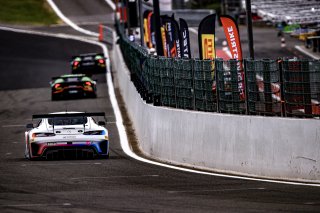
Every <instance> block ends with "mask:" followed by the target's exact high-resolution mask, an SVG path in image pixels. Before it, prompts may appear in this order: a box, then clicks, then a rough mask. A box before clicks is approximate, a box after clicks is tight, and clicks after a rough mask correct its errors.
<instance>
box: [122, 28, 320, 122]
mask: <svg viewBox="0 0 320 213" xmlns="http://www.w3.org/2000/svg"><path fill="white" fill-rule="evenodd" d="M117 31H118V35H119V37H120V38H119V44H120V47H121V50H122V53H123V56H124V59H125V62H126V64H127V66H128V68H129V70H130V73H131V80H132V82H133V83H134V84H135V86H136V88H137V90H138V92H139V93H140V95H141V97H142V98H143V99H144V100H146V102H147V103H153V104H154V105H156V106H168V107H174V108H180V109H189V110H199V111H208V112H220V113H233V114H248V115H265V116H284V117H304V118H310V117H313V118H320V60H299V59H281V60H270V59H261V60H251V59H245V60H243V61H237V60H229V61H223V60H222V59H216V60H215V61H212V60H199V59H183V58H165V57H156V56H151V55H148V52H147V50H145V49H144V48H142V47H141V46H139V45H138V44H136V43H134V42H131V41H129V40H128V38H127V37H126V35H125V34H124V33H123V32H124V30H123V29H121V27H119V26H118V29H117ZM239 63H241V64H242V65H243V68H244V71H243V72H244V82H243V80H242V79H239V66H238V65H239ZM241 82H243V83H244V84H245V88H244V90H245V94H243V93H241V92H240V91H241V88H240V85H241V84H240V83H241Z"/></svg>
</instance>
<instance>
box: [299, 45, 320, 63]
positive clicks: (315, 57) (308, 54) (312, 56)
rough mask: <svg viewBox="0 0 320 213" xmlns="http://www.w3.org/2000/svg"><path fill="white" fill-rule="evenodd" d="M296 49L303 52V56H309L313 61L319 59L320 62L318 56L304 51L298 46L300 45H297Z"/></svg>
mask: <svg viewBox="0 0 320 213" xmlns="http://www.w3.org/2000/svg"><path fill="white" fill-rule="evenodd" d="M294 48H296V49H297V50H299V51H300V52H302V53H303V54H305V55H307V56H310V57H311V58H313V59H317V60H319V59H320V57H319V56H316V55H314V54H312V53H309V52H308V51H306V50H304V49H303V48H302V47H300V46H298V45H295V46H294Z"/></svg>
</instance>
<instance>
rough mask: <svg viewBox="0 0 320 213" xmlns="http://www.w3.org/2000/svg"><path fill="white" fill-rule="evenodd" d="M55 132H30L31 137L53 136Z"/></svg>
mask: <svg viewBox="0 0 320 213" xmlns="http://www.w3.org/2000/svg"><path fill="white" fill-rule="evenodd" d="M55 135H56V134H54V133H52V132H39V133H33V134H32V138H36V137H52V136H55Z"/></svg>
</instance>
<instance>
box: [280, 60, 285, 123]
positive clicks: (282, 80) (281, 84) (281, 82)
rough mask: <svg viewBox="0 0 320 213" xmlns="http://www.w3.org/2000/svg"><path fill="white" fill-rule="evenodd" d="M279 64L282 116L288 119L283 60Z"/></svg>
mask: <svg viewBox="0 0 320 213" xmlns="http://www.w3.org/2000/svg"><path fill="white" fill-rule="evenodd" d="M278 64H279V72H280V74H279V75H280V99H281V100H280V101H281V115H282V116H283V117H286V116H287V114H286V106H285V94H284V79H283V78H284V74H283V67H282V66H283V60H282V59H281V58H279V59H278Z"/></svg>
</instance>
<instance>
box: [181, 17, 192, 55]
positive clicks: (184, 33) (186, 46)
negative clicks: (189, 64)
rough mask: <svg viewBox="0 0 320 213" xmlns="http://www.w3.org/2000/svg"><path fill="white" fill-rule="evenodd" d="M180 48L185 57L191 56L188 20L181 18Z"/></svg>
mask: <svg viewBox="0 0 320 213" xmlns="http://www.w3.org/2000/svg"><path fill="white" fill-rule="evenodd" d="M179 22H180V48H181V54H182V57H183V58H191V51H190V38H189V29H188V24H187V22H186V21H185V20H184V19H182V18H180V19H179Z"/></svg>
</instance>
